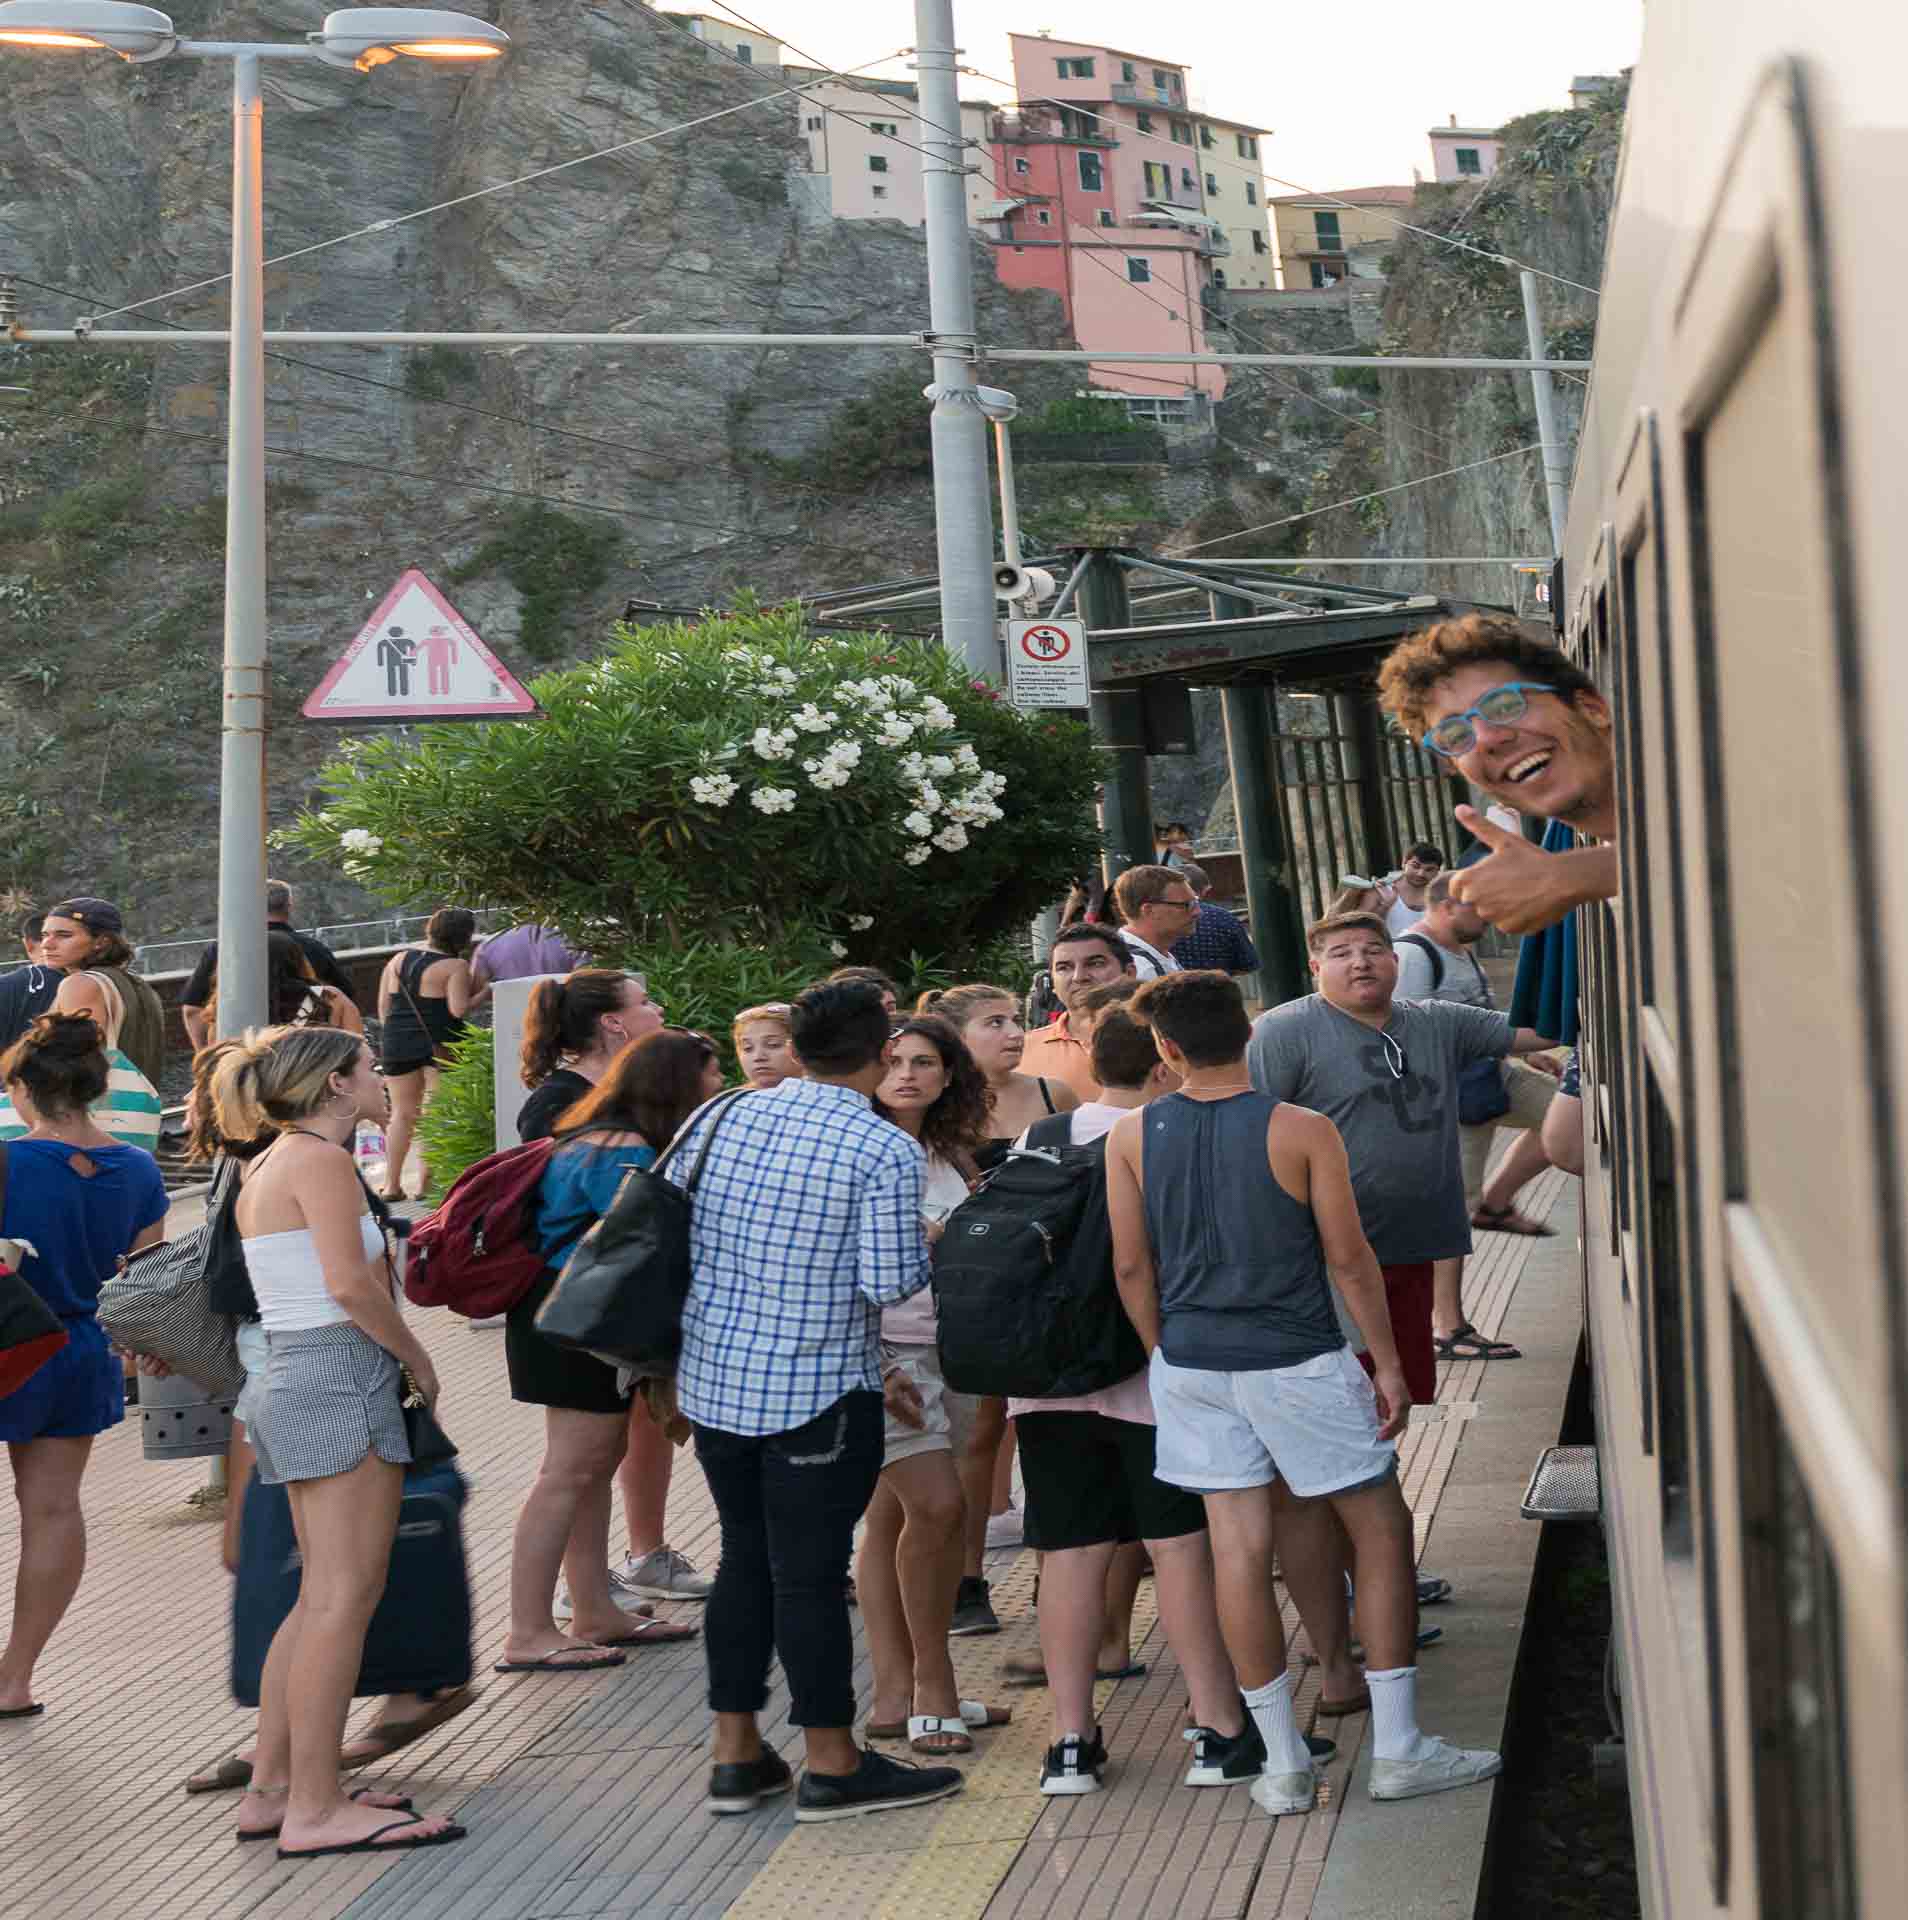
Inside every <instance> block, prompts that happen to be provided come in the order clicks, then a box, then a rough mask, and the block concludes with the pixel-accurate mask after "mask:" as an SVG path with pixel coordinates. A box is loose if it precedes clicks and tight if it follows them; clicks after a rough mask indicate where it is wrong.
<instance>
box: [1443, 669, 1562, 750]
mask: <svg viewBox="0 0 1908 1920" xmlns="http://www.w3.org/2000/svg"><path fill="white" fill-rule="evenodd" d="M1556 691H1557V689H1556V688H1555V687H1547V686H1545V685H1544V683H1543V682H1542V681H1541V680H1511V681H1508V682H1506V683H1505V684H1504V685H1503V686H1501V687H1493V688H1492V689H1491V690H1490V692H1489V693H1487V694H1486V695H1485V696H1484V698H1483V699H1482V700H1480V701H1479V702H1478V703H1477V705H1476V706H1474V707H1466V708H1465V709H1464V711H1463V712H1462V713H1447V714H1446V715H1445V716H1444V718H1443V719H1442V720H1440V721H1439V722H1438V724H1437V725H1436V726H1435V727H1427V728H1426V729H1425V730H1424V744H1425V745H1426V746H1427V747H1429V748H1430V749H1431V751H1432V752H1433V753H1441V754H1442V755H1443V756H1444V757H1445V759H1447V760H1455V759H1456V758H1457V756H1458V755H1459V754H1461V753H1469V752H1470V750H1471V749H1472V748H1473V747H1474V746H1476V745H1477V726H1476V723H1477V722H1478V721H1479V720H1488V721H1489V722H1490V723H1491V725H1492V726H1494V727H1512V726H1515V725H1516V724H1517V722H1518V721H1520V720H1521V719H1522V718H1523V717H1524V715H1525V714H1526V713H1528V712H1529V711H1530V701H1529V700H1528V699H1527V698H1526V697H1525V696H1526V695H1528V694H1533V693H1555V692H1556Z"/></svg>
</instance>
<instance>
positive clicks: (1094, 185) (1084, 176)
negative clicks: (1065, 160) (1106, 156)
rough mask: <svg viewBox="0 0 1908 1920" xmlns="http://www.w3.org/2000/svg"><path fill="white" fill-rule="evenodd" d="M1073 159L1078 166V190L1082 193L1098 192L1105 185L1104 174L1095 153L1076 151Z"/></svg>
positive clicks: (1102, 189) (1101, 190)
mask: <svg viewBox="0 0 1908 1920" xmlns="http://www.w3.org/2000/svg"><path fill="white" fill-rule="evenodd" d="M1073 157H1074V159H1075V160H1076V161H1078V162H1079V166H1080V191H1081V192H1082V193H1100V192H1103V191H1104V190H1105V187H1106V174H1105V171H1104V169H1103V168H1102V167H1101V165H1100V156H1099V155H1098V154H1097V153H1076V154H1075V155H1074V156H1073Z"/></svg>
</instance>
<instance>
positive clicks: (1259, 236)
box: [1252, 227, 1272, 253]
mask: <svg viewBox="0 0 1908 1920" xmlns="http://www.w3.org/2000/svg"><path fill="white" fill-rule="evenodd" d="M1252 251H1253V252H1254V253H1270V252H1271V251H1272V248H1271V246H1270V244H1269V243H1268V242H1267V240H1266V237H1265V235H1264V234H1263V233H1262V232H1261V231H1260V230H1259V229H1258V228H1257V227H1254V228H1253V230H1252Z"/></svg>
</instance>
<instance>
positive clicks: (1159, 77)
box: [1153, 67, 1173, 93]
mask: <svg viewBox="0 0 1908 1920" xmlns="http://www.w3.org/2000/svg"><path fill="white" fill-rule="evenodd" d="M1172 84H1173V76H1172V75H1171V74H1170V73H1168V72H1167V71H1166V69H1165V68H1164V67H1155V68H1154V69H1153V85H1154V86H1156V87H1157V88H1159V90H1160V91H1161V92H1162V93H1164V92H1165V90H1166V89H1167V88H1168V87H1170V86H1171V85H1172Z"/></svg>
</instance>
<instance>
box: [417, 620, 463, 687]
mask: <svg viewBox="0 0 1908 1920" xmlns="http://www.w3.org/2000/svg"><path fill="white" fill-rule="evenodd" d="M418 650H419V651H420V652H421V653H422V654H423V656H424V665H425V667H426V669H427V671H428V673H429V676H430V681H429V686H428V688H427V691H428V692H429V693H431V694H433V695H436V694H444V695H448V694H449V693H450V690H451V668H452V667H454V666H455V665H456V664H457V659H458V653H457V636H456V634H454V633H452V632H451V630H450V628H448V627H433V628H432V629H431V630H430V632H429V633H427V634H426V635H425V636H424V638H423V639H422V640H421V641H420V642H419V643H418Z"/></svg>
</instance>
